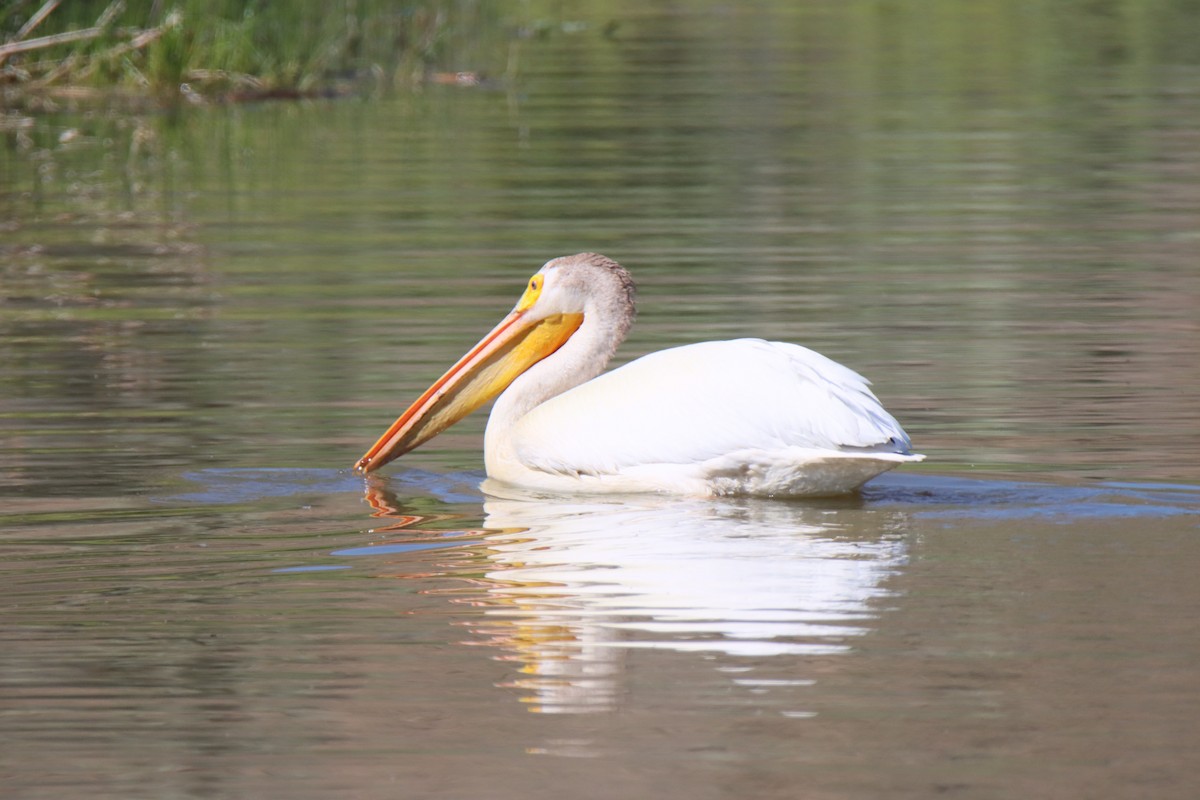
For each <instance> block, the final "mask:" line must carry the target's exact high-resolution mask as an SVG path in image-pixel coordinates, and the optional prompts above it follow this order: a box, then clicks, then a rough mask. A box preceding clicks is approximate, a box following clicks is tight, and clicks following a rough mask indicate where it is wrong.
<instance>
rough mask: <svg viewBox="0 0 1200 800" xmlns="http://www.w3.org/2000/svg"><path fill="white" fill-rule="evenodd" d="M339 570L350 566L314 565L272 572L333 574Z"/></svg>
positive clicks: (284, 568) (285, 568)
mask: <svg viewBox="0 0 1200 800" xmlns="http://www.w3.org/2000/svg"><path fill="white" fill-rule="evenodd" d="M339 569H350V565H349V564H313V565H311V566H307V567H280V568H279V569H273V570H271V572H332V571H334V570H339Z"/></svg>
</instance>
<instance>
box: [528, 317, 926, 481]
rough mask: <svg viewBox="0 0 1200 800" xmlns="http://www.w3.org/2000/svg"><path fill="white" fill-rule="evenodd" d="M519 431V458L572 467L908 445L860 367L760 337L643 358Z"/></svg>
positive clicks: (558, 402)
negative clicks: (789, 450) (856, 369)
mask: <svg viewBox="0 0 1200 800" xmlns="http://www.w3.org/2000/svg"><path fill="white" fill-rule="evenodd" d="M514 433H515V436H514V441H515V443H516V448H517V456H518V458H519V459H520V460H521V461H522V462H523V463H525V464H527V465H528V466H530V467H532V468H534V469H540V470H542V471H545V472H554V473H560V474H572V475H574V474H580V473H584V474H597V475H603V474H613V473H617V472H619V471H621V470H622V469H626V468H629V467H634V466H639V465H643V464H695V463H698V462H701V461H705V460H708V459H711V458H716V457H719V456H723V455H727V454H730V453H734V452H738V451H746V450H761V451H764V452H773V451H780V450H783V449H784V448H795V447H803V448H811V449H815V450H827V451H840V452H882V453H907V452H908V451H909V449H910V447H911V444H910V442H909V439H908V436H907V435H906V434H905V433H904V431H903V430H902V429H901V427H900V425H899V423H897V422H896V420H895V419H894V418H893V417H892V416H891V415H890V414H889V413H888V412H887V411H885V410H884V409H883V407H882V406H881V405H880V403H879V401H878V399H876V397H875V395H874V394H872V393H871V390H870V388H869V386H868V381H867V380H866V379H865V378H863V377H862V376H861V375H859V374H858V373H856V372H854V371H853V370H851V369H849V368H848V367H845V366H843V365H841V364H838V363H837V362H835V361H832V360H830V359H828V358H826V357H825V356H822V355H821V354H819V353H816V352H814V351H812V350H809V349H808V348H805V347H800V346H799V345H794V344H786V343H782V342H767V341H763V340H761V339H737V340H733V341H724V342H704V343H701V344H693V345H686V346H683V347H675V348H672V349H669V350H662V351H659V352H656V353H651V354H649V355H647V356H643V357H642V358H639V359H637V360H636V361H632V362H630V363H629V364H626V365H625V366H623V367H620V368H619V369H615V370H613V371H612V372H608V373H606V374H604V375H601V376H600V377H598V378H595V379H594V380H591V381H588V382H587V383H584V384H582V385H580V386H577V387H575V388H574V389H571V390H569V391H567V392H564V393H563V394H561V395H559V396H557V397H554V398H552V399H550V400H548V401H546V402H545V403H543V404H541V405H540V406H538V407H537V408H535V409H534V410H533V411H531V412H530V413H528V414H527V415H525V416H524V417H523V418H522V419H521V420H520V421H519V422H518V423H517V426H516V430H515V431H514Z"/></svg>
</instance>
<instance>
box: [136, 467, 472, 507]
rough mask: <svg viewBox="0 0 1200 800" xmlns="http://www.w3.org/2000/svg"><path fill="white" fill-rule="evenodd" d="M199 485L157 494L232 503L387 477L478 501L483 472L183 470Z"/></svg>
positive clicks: (408, 488)
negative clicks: (365, 475)
mask: <svg viewBox="0 0 1200 800" xmlns="http://www.w3.org/2000/svg"><path fill="white" fill-rule="evenodd" d="M182 477H183V478H184V479H185V480H187V481H190V482H192V483H194V484H196V485H197V488H196V489H195V490H194V491H185V492H181V493H179V494H175V495H168V496H166V497H161V498H155V500H157V501H159V502H167V503H189V504H198V505H234V504H238V503H250V502H254V501H257V500H263V499H266V498H271V497H291V496H295V495H305V494H307V495H314V494H316V495H324V494H342V493H346V492H352V493H358V494H361V493H362V492H363V489H364V486H365V481H367V480H384V481H386V482H387V485H388V489H389V490H391V491H392V492H395V493H398V494H404V493H412V494H419V495H426V496H432V497H435V498H437V499H439V500H441V501H442V502H445V503H478V502H481V501H482V499H483V495H482V493H480V491H479V489H478V487H479V484H480V482H481V481H482V480H483V475H482V474H479V473H473V472H452V473H437V472H428V471H425V470H416V469H410V470H404V471H399V472H396V473H395V474H393V475H390V476H388V477H386V478H382V479H380V478H370V479H367V478H363V477H362V476H361V475H357V474H355V473H353V472H351V471H349V470H334V469H297V468H237V469H203V470H196V471H193V472H187V473H184V474H183V476H182Z"/></svg>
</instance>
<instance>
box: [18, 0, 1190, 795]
mask: <svg viewBox="0 0 1200 800" xmlns="http://www.w3.org/2000/svg"><path fill="white" fill-rule="evenodd" d="M503 9H504V10H503V12H502V13H499V18H500V23H499V24H495V25H492V24H491V23H494V22H495V20H492V19H490V18H489V20H488V22H489V27H487V28H486V29H481V30H479V31H476V32H473V33H472V32H471V31H463V32H460V35H462V36H463V37H464V41H465V42H466V44H463V45H461V46H459V47H457V48H456V49H454V50H453V52H451V53H450V54H448V55H447V56H446V60H445V63H444V64H442V65H440V66H442V67H444V68H445V70H447V71H466V70H470V71H476V72H479V73H482V74H483V75H484V76H485V80H484V82H483V85H481V86H472V87H466V86H454V85H445V84H439V83H430V84H428V85H426V86H425V87H424V88H422V89H420V90H418V91H413V92H400V93H378V94H376V93H371V94H368V95H366V96H361V97H350V98H345V99H341V100H338V101H314V102H304V103H294V104H272V103H264V104H258V105H242V106H213V107H191V106H185V107H181V108H179V109H175V110H169V111H162V112H156V113H148V114H145V115H140V116H130V115H129V114H127V113H123V112H116V111H113V112H109V111H105V110H97V109H94V108H83V107H78V108H76V107H72V106H71V104H70V103H69V102H68V101H65V100H62V101H60V103H61V108H60V109H59V110H58V111H57V112H56V113H49V114H44V115H39V116H37V117H29V116H26V115H25V112H17V111H10V112H7V113H6V114H5V116H4V117H3V118H2V119H3V122H2V123H0V136H2V137H3V139H2V140H3V142H4V147H3V148H0V476H2V480H0V547H3V551H4V553H5V556H6V557H5V558H4V559H3V560H2V561H0V571H2V573H3V585H4V587H5V589H4V593H3V598H4V600H3V604H2V605H0V608H2V609H3V610H2V612H0V778H2V779H3V783H4V785H5V792H6V795H5V796H6V797H8V796H11V797H14V798H22V800H24V798H42V797H46V798H50V797H54V798H59V797H64V796H84V795H86V796H88V797H92V798H108V797H113V798H116V797H122V798H125V797H251V796H253V797H274V796H287V797H329V796H347V797H349V796H353V797H396V796H405V797H433V798H456V797H463V796H471V795H474V796H482V797H497V798H507V797H514V798H515V797H535V798H536V797H551V796H553V797H562V796H567V797H579V798H590V797H596V798H603V797H615V796H628V797H688V798H709V797H712V798H743V797H764V798H766V797H779V798H784V797H788V798H791V797H805V796H812V797H914V798H916V797H927V796H931V795H934V794H936V793H949V794H956V795H957V796H962V797H972V798H975V797H978V798H989V797H1023V798H1024V797H1067V796H1069V797H1092V796H1096V797H1101V796H1104V797H1109V796H1111V797H1135V796H1153V797H1179V798H1185V797H1192V796H1195V794H1196V792H1197V790H1198V789H1200V771H1198V770H1197V769H1196V767H1195V765H1194V763H1193V762H1194V758H1193V757H1192V753H1194V751H1195V749H1196V746H1197V744H1198V742H1197V741H1196V733H1195V726H1194V724H1193V721H1194V720H1195V718H1196V716H1197V714H1198V713H1200V678H1198V676H1197V674H1196V670H1195V667H1194V665H1195V664H1196V663H1197V660H1198V658H1200V636H1197V634H1196V631H1195V626H1194V624H1192V621H1193V620H1194V617H1195V609H1196V607H1197V603H1198V602H1200V592H1198V589H1197V584H1196V581H1195V580H1194V575H1195V574H1196V571H1197V569H1200V524H1198V523H1200V467H1198V466H1197V461H1196V458H1195V442H1196V441H1197V437H1198V435H1200V372H1197V370H1196V369H1195V363H1196V353H1197V352H1198V351H1200V324H1198V323H1197V319H1198V318H1200V317H1198V316H1197V313H1196V308H1197V299H1198V298H1200V269H1197V257H1196V253H1197V245H1198V244H1200V235H1198V234H1197V231H1198V230H1200V155H1198V154H1200V47H1197V45H1196V44H1195V42H1196V41H1200V36H1198V35H1197V34H1198V33H1200V18H1198V17H1200V15H1197V14H1195V13H1194V12H1192V11H1191V10H1190V8H1189V7H1187V6H1184V5H1169V4H1148V3H1125V4H1102V5H1099V6H1097V5H1094V4H1092V5H1084V4H1068V5H1060V4H1055V5H1053V6H1051V5H1050V4H1036V3H1035V4H1021V5H1016V6H1014V5H1011V4H1001V3H975V4H970V5H969V6H964V5H962V4H957V3H933V4H927V5H922V6H921V7H917V6H904V5H895V4H884V3H847V4H836V3H814V4H803V5H800V6H798V7H796V8H793V7H792V5H791V4H783V3H779V4H774V3H763V4H754V5H750V6H742V5H718V4H696V5H685V6H680V5H667V4H651V5H649V6H646V5H644V4H635V3H623V2H613V3H601V4H586V5H585V4H572V3H568V4H565V5H561V6H560V5H554V6H553V7H551V6H549V5H544V4H537V3H533V4H512V5H511V6H509V5H505V6H503ZM614 23H615V24H614ZM581 250H597V251H600V252H603V253H606V254H608V255H610V256H612V257H614V258H616V259H618V260H619V261H621V262H622V263H623V264H625V265H626V266H627V267H628V268H629V269H630V270H631V271H632V272H633V274H634V276H635V278H636V279H637V280H638V282H639V300H640V303H639V306H640V316H639V320H638V323H637V325H636V326H635V328H634V330H633V333H632V334H631V336H630V338H629V340H628V342H627V343H626V345H625V346H624V347H623V348H622V350H621V352H620V353H619V354H618V361H624V360H628V359H630V358H633V357H636V356H637V355H639V354H641V353H644V352H647V351H649V350H654V349H659V348H662V347H666V346H670V345H673V344H679V343H685V342H690V341H697V340H705V339H717V338H732V337H737V336H761V337H765V338H770V339H781V340H785V341H794V342H798V343H802V344H805V345H807V346H809V347H812V348H814V349H816V350H818V351H820V352H823V353H825V354H827V355H829V356H831V357H833V358H836V359H838V360H839V361H842V362H844V363H846V364H848V365H850V366H852V367H853V368H855V369H857V370H859V371H861V372H862V373H864V374H865V375H867V376H868V377H870V378H871V379H872V381H873V382H874V387H875V389H876V391H877V393H878V394H879V396H880V397H881V399H882V400H883V401H884V403H885V405H886V406H887V407H888V409H889V410H891V411H892V412H893V413H894V414H895V415H896V416H897V417H898V418H899V419H900V420H901V422H902V423H903V424H904V425H905V427H906V429H907V430H908V432H909V433H910V434H911V435H912V436H913V439H914V443H915V444H916V446H917V448H918V449H919V450H920V451H921V452H924V453H926V454H927V455H928V457H929V458H928V461H927V462H925V463H924V464H921V465H918V466H915V467H906V468H905V469H904V470H903V471H902V472H901V473H899V474H896V475H890V476H886V477H885V478H884V479H881V480H880V481H879V482H877V483H874V484H871V485H869V486H868V489H867V490H866V492H865V493H864V494H863V496H862V497H859V498H851V499H847V500H840V501H831V502H822V503H814V504H786V503H765V502H749V501H746V502H732V501H730V502H720V503H699V502H695V501H670V500H665V499H654V498H645V499H641V500H636V501H633V500H622V501H609V502H601V501H596V502H593V501H584V500H581V501H578V502H570V501H565V500H564V501H561V502H559V501H555V502H545V503H515V504H514V503H513V502H512V501H504V500H499V499H497V498H485V497H484V496H483V495H482V494H481V493H480V491H479V488H478V487H479V482H480V480H481V479H482V477H483V475H482V458H481V447H482V435H481V433H482V429H483V424H484V421H485V416H484V415H483V414H479V415H477V416H476V417H473V418H471V419H469V420H467V421H466V422H464V423H462V424H460V425H459V426H457V427H455V428H454V429H452V430H451V431H450V432H448V433H447V434H445V435H443V436H442V437H439V438H438V439H436V440H435V441H433V442H431V443H430V444H429V445H427V446H426V447H424V448H422V449H421V450H419V451H417V452H416V453H413V454H412V455H411V456H407V457H405V458H404V459H401V460H400V461H398V462H396V463H395V464H394V465H393V466H391V467H389V468H388V470H387V471H386V472H387V474H386V475H385V476H384V477H382V478H380V479H378V480H372V481H370V482H368V483H364V482H363V480H362V479H360V478H357V477H355V476H353V475H351V474H350V473H349V471H348V468H349V467H350V465H352V464H353V463H354V461H355V460H356V459H357V458H358V457H359V456H360V455H361V454H362V453H363V451H364V450H365V449H366V448H367V447H368V446H369V445H370V443H371V442H372V441H374V439H375V437H376V436H377V435H378V434H379V433H381V432H382V430H383V428H384V427H385V426H386V425H387V424H388V423H390V422H391V420H392V419H393V418H394V417H395V416H396V414H397V413H398V412H399V411H401V410H402V409H403V407H404V406H405V405H406V404H407V403H408V402H409V401H410V400H411V399H413V398H414V397H415V396H416V395H417V394H418V393H419V392H420V391H421V390H423V389H424V388H425V387H426V386H427V385H428V384H429V382H430V381H431V380H433V379H434V378H436V377H437V376H438V375H439V374H440V373H441V372H442V371H443V370H444V369H445V368H446V367H447V366H448V365H449V364H451V363H453V361H454V360H455V359H456V358H457V357H458V356H459V355H460V354H461V353H462V352H464V351H465V349H466V348H467V347H469V346H470V345H471V344H472V343H474V342H475V341H476V339H477V338H478V337H479V335H481V334H482V333H484V332H485V331H486V330H488V329H489V328H490V327H491V326H492V325H493V324H494V323H495V322H496V321H497V320H498V319H499V318H500V316H501V315H502V314H503V313H504V312H505V311H507V309H508V308H509V307H511V305H512V303H513V302H515V300H516V298H517V296H518V295H519V292H520V290H521V289H522V288H523V285H524V283H525V281H526V279H527V278H528V275H529V274H530V273H532V272H533V271H534V270H536V269H537V268H538V266H540V264H541V263H543V262H544V261H545V260H547V259H549V258H551V257H553V256H556V255H561V254H565V253H573V252H578V251H581Z"/></svg>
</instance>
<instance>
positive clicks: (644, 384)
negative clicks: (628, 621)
mask: <svg viewBox="0 0 1200 800" xmlns="http://www.w3.org/2000/svg"><path fill="white" fill-rule="evenodd" d="M633 297H634V287H633V279H632V278H630V276H629V273H628V272H627V271H626V270H625V269H624V268H623V267H622V266H621V265H619V264H617V263H616V262H615V261H613V260H612V259H610V258H606V257H605V256H602V255H599V254H597V253H580V254H578V255H574V256H566V257H563V258H556V259H553V260H552V261H548V262H546V265H545V266H543V267H542V268H541V269H540V270H538V272H537V274H535V275H534V276H533V277H532V278H531V279H530V281H529V285H528V286H527V287H526V289H525V293H524V294H523V295H522V296H521V299H520V300H519V301H518V302H517V305H516V306H515V307H514V308H513V310H512V312H511V313H510V314H509V315H508V316H507V317H505V318H504V319H503V320H501V322H500V324H499V325H497V326H496V327H495V328H494V329H492V331H491V333H489V334H488V335H487V336H484V337H483V339H482V340H480V342H479V343H478V344H476V345H475V346H474V347H473V348H471V350H470V351H469V352H468V353H467V354H466V355H465V356H463V357H462V358H461V359H460V360H459V361H458V363H457V364H455V365H454V366H453V367H451V368H450V370H449V371H448V372H447V373H446V374H445V375H443V376H442V377H441V378H439V379H438V380H437V381H436V382H435V383H434V384H433V385H432V386H431V387H429V389H427V390H426V391H425V393H424V394H422V395H421V396H420V397H419V398H417V401H416V402H415V403H413V404H412V405H411V406H409V408H408V410H407V411H405V412H404V413H403V414H402V415H400V418H399V419H397V420H396V421H395V422H394V423H393V424H392V426H391V427H390V428H388V430H387V432H386V433H384V434H383V436H381V437H380V438H379V441H377V442H376V443H375V444H374V446H372V447H371V449H370V450H368V451H367V453H366V455H364V456H363V457H362V458H361V459H359V461H358V463H357V464H356V465H355V468H356V469H357V470H358V471H360V472H363V473H366V472H370V471H372V470H375V469H378V468H379V467H381V466H383V465H384V464H386V463H387V462H389V461H391V460H392V459H393V458H396V457H397V456H399V455H402V454H404V453H407V452H408V451H410V450H412V449H413V448H415V447H418V446H419V445H421V444H423V443H424V442H426V441H428V440H429V439H432V438H433V437H434V436H436V435H438V434H439V433H441V432H442V431H443V430H445V429H446V428H448V427H450V426H451V425H453V424H454V423H455V422H457V421H458V420H460V419H462V418H463V417H465V416H466V415H467V414H469V413H471V412H472V411H474V410H475V409H477V408H479V406H481V405H483V404H484V403H486V402H487V401H488V400H491V399H492V398H494V397H496V395H500V397H499V399H498V400H497V401H496V403H495V406H494V407H493V408H492V414H491V417H490V418H489V419H488V424H487V433H486V434H485V437H484V463H485V465H486V467H487V474H488V476H489V477H490V478H491V479H493V480H496V481H501V482H503V483H508V484H514V485H516V486H521V487H525V488H529V489H535V490H545V491H551V492H568V493H574V492H669V493H675V494H690V495H727V494H747V495H763V496H789V495H792V496H794V495H828V494H841V493H844V492H850V491H853V490H855V489H857V488H858V487H860V486H862V484H864V483H866V482H867V481H868V480H870V479H871V478H873V477H875V476H876V475H878V474H880V473H881V472H885V471H887V470H889V469H892V468H893V467H895V466H896V465H897V464H902V463H904V462H906V461H920V460H921V459H922V458H924V456H922V455H918V454H914V453H912V452H911V442H910V441H909V438H908V435H907V434H906V433H905V432H904V430H903V429H902V428H901V427H900V424H899V423H898V422H896V420H895V419H894V418H893V417H892V415H891V414H889V413H888V412H887V411H885V410H884V408H883V406H881V405H880V404H879V400H878V399H877V398H876V397H875V395H874V394H872V393H871V390H870V389H869V388H867V384H868V382H867V380H866V379H865V378H863V377H862V376H861V375H859V374H858V373H856V372H854V371H853V370H851V369H848V368H847V367H844V366H842V365H841V364H838V363H837V362H835V361H831V360H829V359H828V358H826V357H824V356H822V355H820V354H819V353H815V352H813V351H812V350H809V349H807V348H804V347H800V346H798V345H794V344H784V343H782V342H766V341H763V340H761V339H737V340H734V341H727V342H703V343H700V344H692V345H686V346H684V347H674V348H671V349H669V350H661V351H659V352H657V353H651V354H650V355H646V356H642V357H641V358H639V359H637V360H636V361H632V362H630V363H629V364H626V365H625V366H623V367H620V368H619V369H615V370H613V371H612V372H609V373H606V374H604V375H600V372H601V371H602V370H603V369H604V366H605V365H606V364H607V363H608V360H609V359H610V358H611V357H612V355H613V353H614V352H616V349H617V346H618V345H620V344H621V341H622V340H623V339H624V338H625V334H626V333H627V332H628V331H629V327H630V325H631V324H632V323H633V317H634V302H633ZM598 375H600V377H596V376H598Z"/></svg>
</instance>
